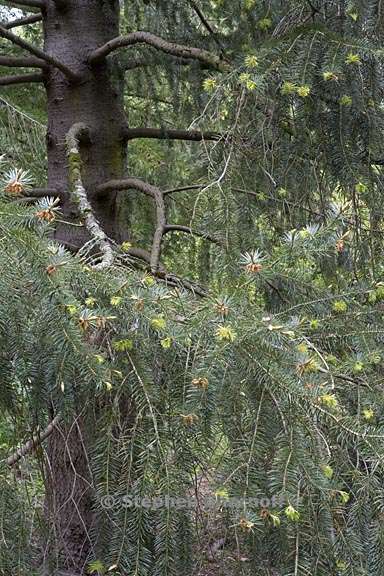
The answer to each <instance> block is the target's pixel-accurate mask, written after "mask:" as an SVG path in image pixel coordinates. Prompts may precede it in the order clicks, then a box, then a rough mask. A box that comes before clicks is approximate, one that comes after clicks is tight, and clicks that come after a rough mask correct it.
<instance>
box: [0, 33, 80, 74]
mask: <svg viewBox="0 0 384 576" xmlns="http://www.w3.org/2000/svg"><path fill="white" fill-rule="evenodd" d="M0 37H2V38H6V39H7V40H10V41H11V42H12V43H13V44H16V45H17V46H20V48H24V50H27V51H28V52H30V53H31V54H33V55H34V56H37V57H38V58H41V59H42V60H45V61H46V62H48V64H51V65H52V66H54V67H55V68H58V69H59V70H61V72H63V74H65V75H66V76H67V77H68V78H69V79H70V80H71V81H73V82H77V81H79V79H80V77H79V76H78V75H77V74H76V73H75V72H73V71H72V70H71V69H70V68H68V66H66V65H65V64H63V63H62V62H60V61H59V60H56V58H53V56H50V55H49V54H46V53H45V52H44V51H43V50H40V48H36V46H33V44H30V43H29V42H27V41H26V40H24V39H23V38H21V37H20V36H16V34H13V32H10V31H9V30H7V29H6V28H4V26H1V25H0Z"/></svg>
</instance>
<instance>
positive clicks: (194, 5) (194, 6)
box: [189, 0, 224, 52]
mask: <svg viewBox="0 0 384 576" xmlns="http://www.w3.org/2000/svg"><path fill="white" fill-rule="evenodd" d="M189 4H190V5H191V7H192V9H193V10H194V11H195V12H196V14H197V15H198V17H199V19H200V22H201V23H202V24H203V26H204V27H205V28H206V29H207V30H208V32H209V33H210V34H211V35H212V38H213V39H214V41H215V42H216V44H217V45H218V46H219V48H220V49H221V50H222V51H223V52H224V46H223V45H222V43H221V42H220V40H219V39H218V38H217V36H216V32H215V31H214V29H213V28H212V26H211V25H210V23H209V22H208V20H207V19H206V17H205V16H204V14H203V12H202V10H201V8H199V6H198V5H197V3H196V2H195V1H194V0H189Z"/></svg>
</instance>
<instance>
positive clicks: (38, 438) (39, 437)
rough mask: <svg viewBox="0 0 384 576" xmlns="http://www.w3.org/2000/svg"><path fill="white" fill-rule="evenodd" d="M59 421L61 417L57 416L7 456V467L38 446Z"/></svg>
mask: <svg viewBox="0 0 384 576" xmlns="http://www.w3.org/2000/svg"><path fill="white" fill-rule="evenodd" d="M60 420H61V416H60V415H57V416H56V417H55V418H54V419H53V420H52V422H50V423H49V424H48V426H47V427H46V428H45V430H43V431H42V432H40V433H38V434H36V435H35V436H33V438H31V440H28V442H26V443H25V444H24V445H23V446H21V447H20V448H19V449H18V450H16V452H14V453H13V454H12V455H11V456H9V457H8V458H7V461H6V462H7V465H8V466H10V467H12V466H14V465H15V464H16V463H17V462H18V461H19V460H21V459H22V458H23V457H24V456H26V455H27V454H29V453H30V452H32V451H33V450H34V449H35V448H36V447H37V446H40V445H41V444H42V443H43V442H44V440H46V439H47V438H48V437H49V436H50V435H51V434H52V432H53V431H54V430H55V428H56V426H57V424H58V423H59V422H60Z"/></svg>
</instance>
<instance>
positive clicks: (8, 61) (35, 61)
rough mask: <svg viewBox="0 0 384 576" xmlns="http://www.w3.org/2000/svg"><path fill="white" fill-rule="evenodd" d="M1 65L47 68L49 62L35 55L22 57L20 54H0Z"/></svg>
mask: <svg viewBox="0 0 384 576" xmlns="http://www.w3.org/2000/svg"><path fill="white" fill-rule="evenodd" d="M0 66H8V67H10V68H47V66H48V64H47V62H45V60H41V58H34V57H33V56H30V57H25V58H20V57H18V56H0Z"/></svg>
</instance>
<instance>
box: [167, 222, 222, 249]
mask: <svg viewBox="0 0 384 576" xmlns="http://www.w3.org/2000/svg"><path fill="white" fill-rule="evenodd" d="M168 232H185V234H190V235H191V236H198V237H199V238H204V239H205V240H209V242H213V243H214V244H221V242H220V240H218V239H217V238H214V237H213V236H211V235H210V234H206V233H205V232H199V231H198V230H193V229H192V228H190V227H189V226H182V225H180V224H166V225H165V226H164V234H168Z"/></svg>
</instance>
